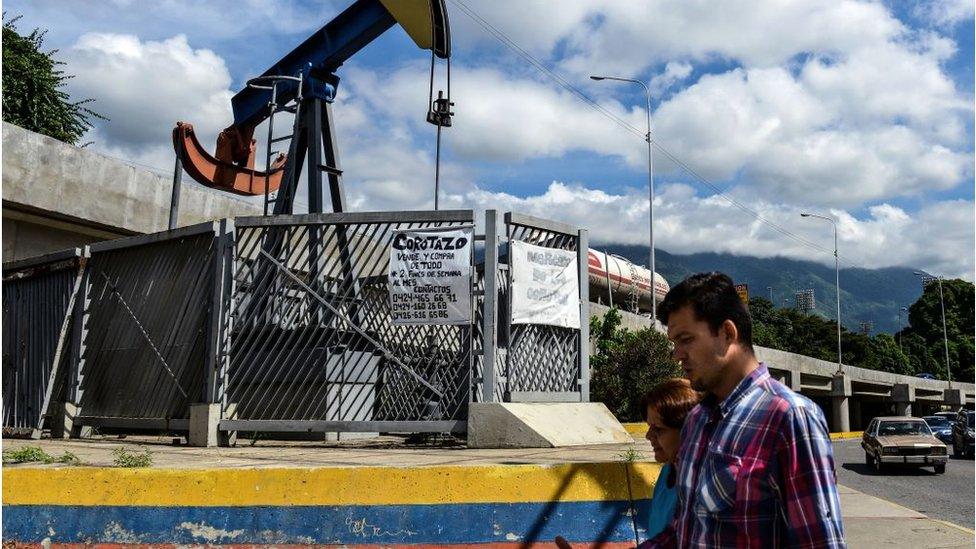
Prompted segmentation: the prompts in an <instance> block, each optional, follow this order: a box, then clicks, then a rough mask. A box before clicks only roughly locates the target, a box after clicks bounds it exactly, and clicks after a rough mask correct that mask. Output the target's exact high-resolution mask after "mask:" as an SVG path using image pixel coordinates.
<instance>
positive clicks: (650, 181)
mask: <svg viewBox="0 0 976 549" xmlns="http://www.w3.org/2000/svg"><path fill="white" fill-rule="evenodd" d="M590 78H591V79H592V80H596V81H600V80H616V81H617V82H630V83H632V84H640V85H641V87H642V88H644V94H645V96H646V98H647V134H646V135H645V136H644V137H645V140H646V141H647V188H648V200H649V202H648V209H649V210H650V218H651V219H650V230H651V239H650V240H651V242H650V244H651V254H650V255H651V316H652V317H653V318H654V322H657V284H656V280H655V273H656V272H657V271H655V269H654V267H655V265H654V154H653V153H652V150H651V147H652V145H651V88H649V87H648V86H647V84H645V83H644V82H641V81H640V80H634V79H631V78H619V77H616V76H590Z"/></svg>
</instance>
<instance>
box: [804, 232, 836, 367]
mask: <svg viewBox="0 0 976 549" xmlns="http://www.w3.org/2000/svg"><path fill="white" fill-rule="evenodd" d="M800 217H815V218H817V219H823V220H824V221H827V222H828V223H830V224H831V225H832V226H833V227H834V274H835V276H836V282H837V374H843V373H844V361H843V356H842V353H841V344H840V329H841V328H840V255H838V254H837V222H836V221H834V219H833V218H832V217H827V216H825V215H819V214H812V213H801V214H800Z"/></svg>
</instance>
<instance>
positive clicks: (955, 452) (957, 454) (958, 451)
mask: <svg viewBox="0 0 976 549" xmlns="http://www.w3.org/2000/svg"><path fill="white" fill-rule="evenodd" d="M952 457H954V458H956V459H959V458H961V457H963V456H962V448H960V447H959V445H958V444H956V443H955V441H953V443H952Z"/></svg>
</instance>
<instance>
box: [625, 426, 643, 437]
mask: <svg viewBox="0 0 976 549" xmlns="http://www.w3.org/2000/svg"><path fill="white" fill-rule="evenodd" d="M621 425H623V426H624V429H625V430H626V431H627V432H628V433H630V436H632V437H634V438H644V435H646V434H647V424H646V423H622V424H621Z"/></svg>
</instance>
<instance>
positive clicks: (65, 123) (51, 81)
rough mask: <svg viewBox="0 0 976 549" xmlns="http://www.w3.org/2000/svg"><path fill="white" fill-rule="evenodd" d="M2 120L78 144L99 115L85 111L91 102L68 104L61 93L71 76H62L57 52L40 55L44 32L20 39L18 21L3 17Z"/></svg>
mask: <svg viewBox="0 0 976 549" xmlns="http://www.w3.org/2000/svg"><path fill="white" fill-rule="evenodd" d="M3 18H4V19H5V21H4V22H3V79H2V81H0V87H2V96H3V120H4V121H6V122H10V123H11V124H16V125H18V126H20V127H22V128H26V129H28V130H31V131H34V132H37V133H41V134H44V135H48V136H50V137H53V138H55V139H58V140H60V141H64V142H66V143H70V144H72V145H76V144H78V141H79V140H80V139H81V137H82V136H83V135H84V134H85V132H86V131H88V130H89V129H90V128H91V127H92V124H91V120H90V118H102V119H104V117H102V116H101V115H99V114H97V113H95V112H93V111H92V110H91V109H89V108H87V107H85V105H86V104H88V103H90V102H91V101H93V100H92V99H85V100H83V101H74V102H73V101H71V98H70V97H69V96H68V94H67V92H65V91H64V86H65V84H66V82H67V81H68V80H69V79H70V78H71V76H69V75H66V74H64V71H62V70H60V68H59V67H60V66H61V65H64V63H63V62H62V61H58V60H57V59H55V58H54V56H55V54H56V53H57V50H51V51H46V52H45V51H42V50H41V47H42V45H43V43H44V35H45V33H46V31H41V30H39V29H34V30H33V31H31V33H30V34H28V35H26V36H23V35H21V34H19V33H18V32H17V28H16V26H15V24H16V22H17V20H18V19H19V17H15V18H13V19H10V20H6V19H7V17H6V13H4V14H3Z"/></svg>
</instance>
